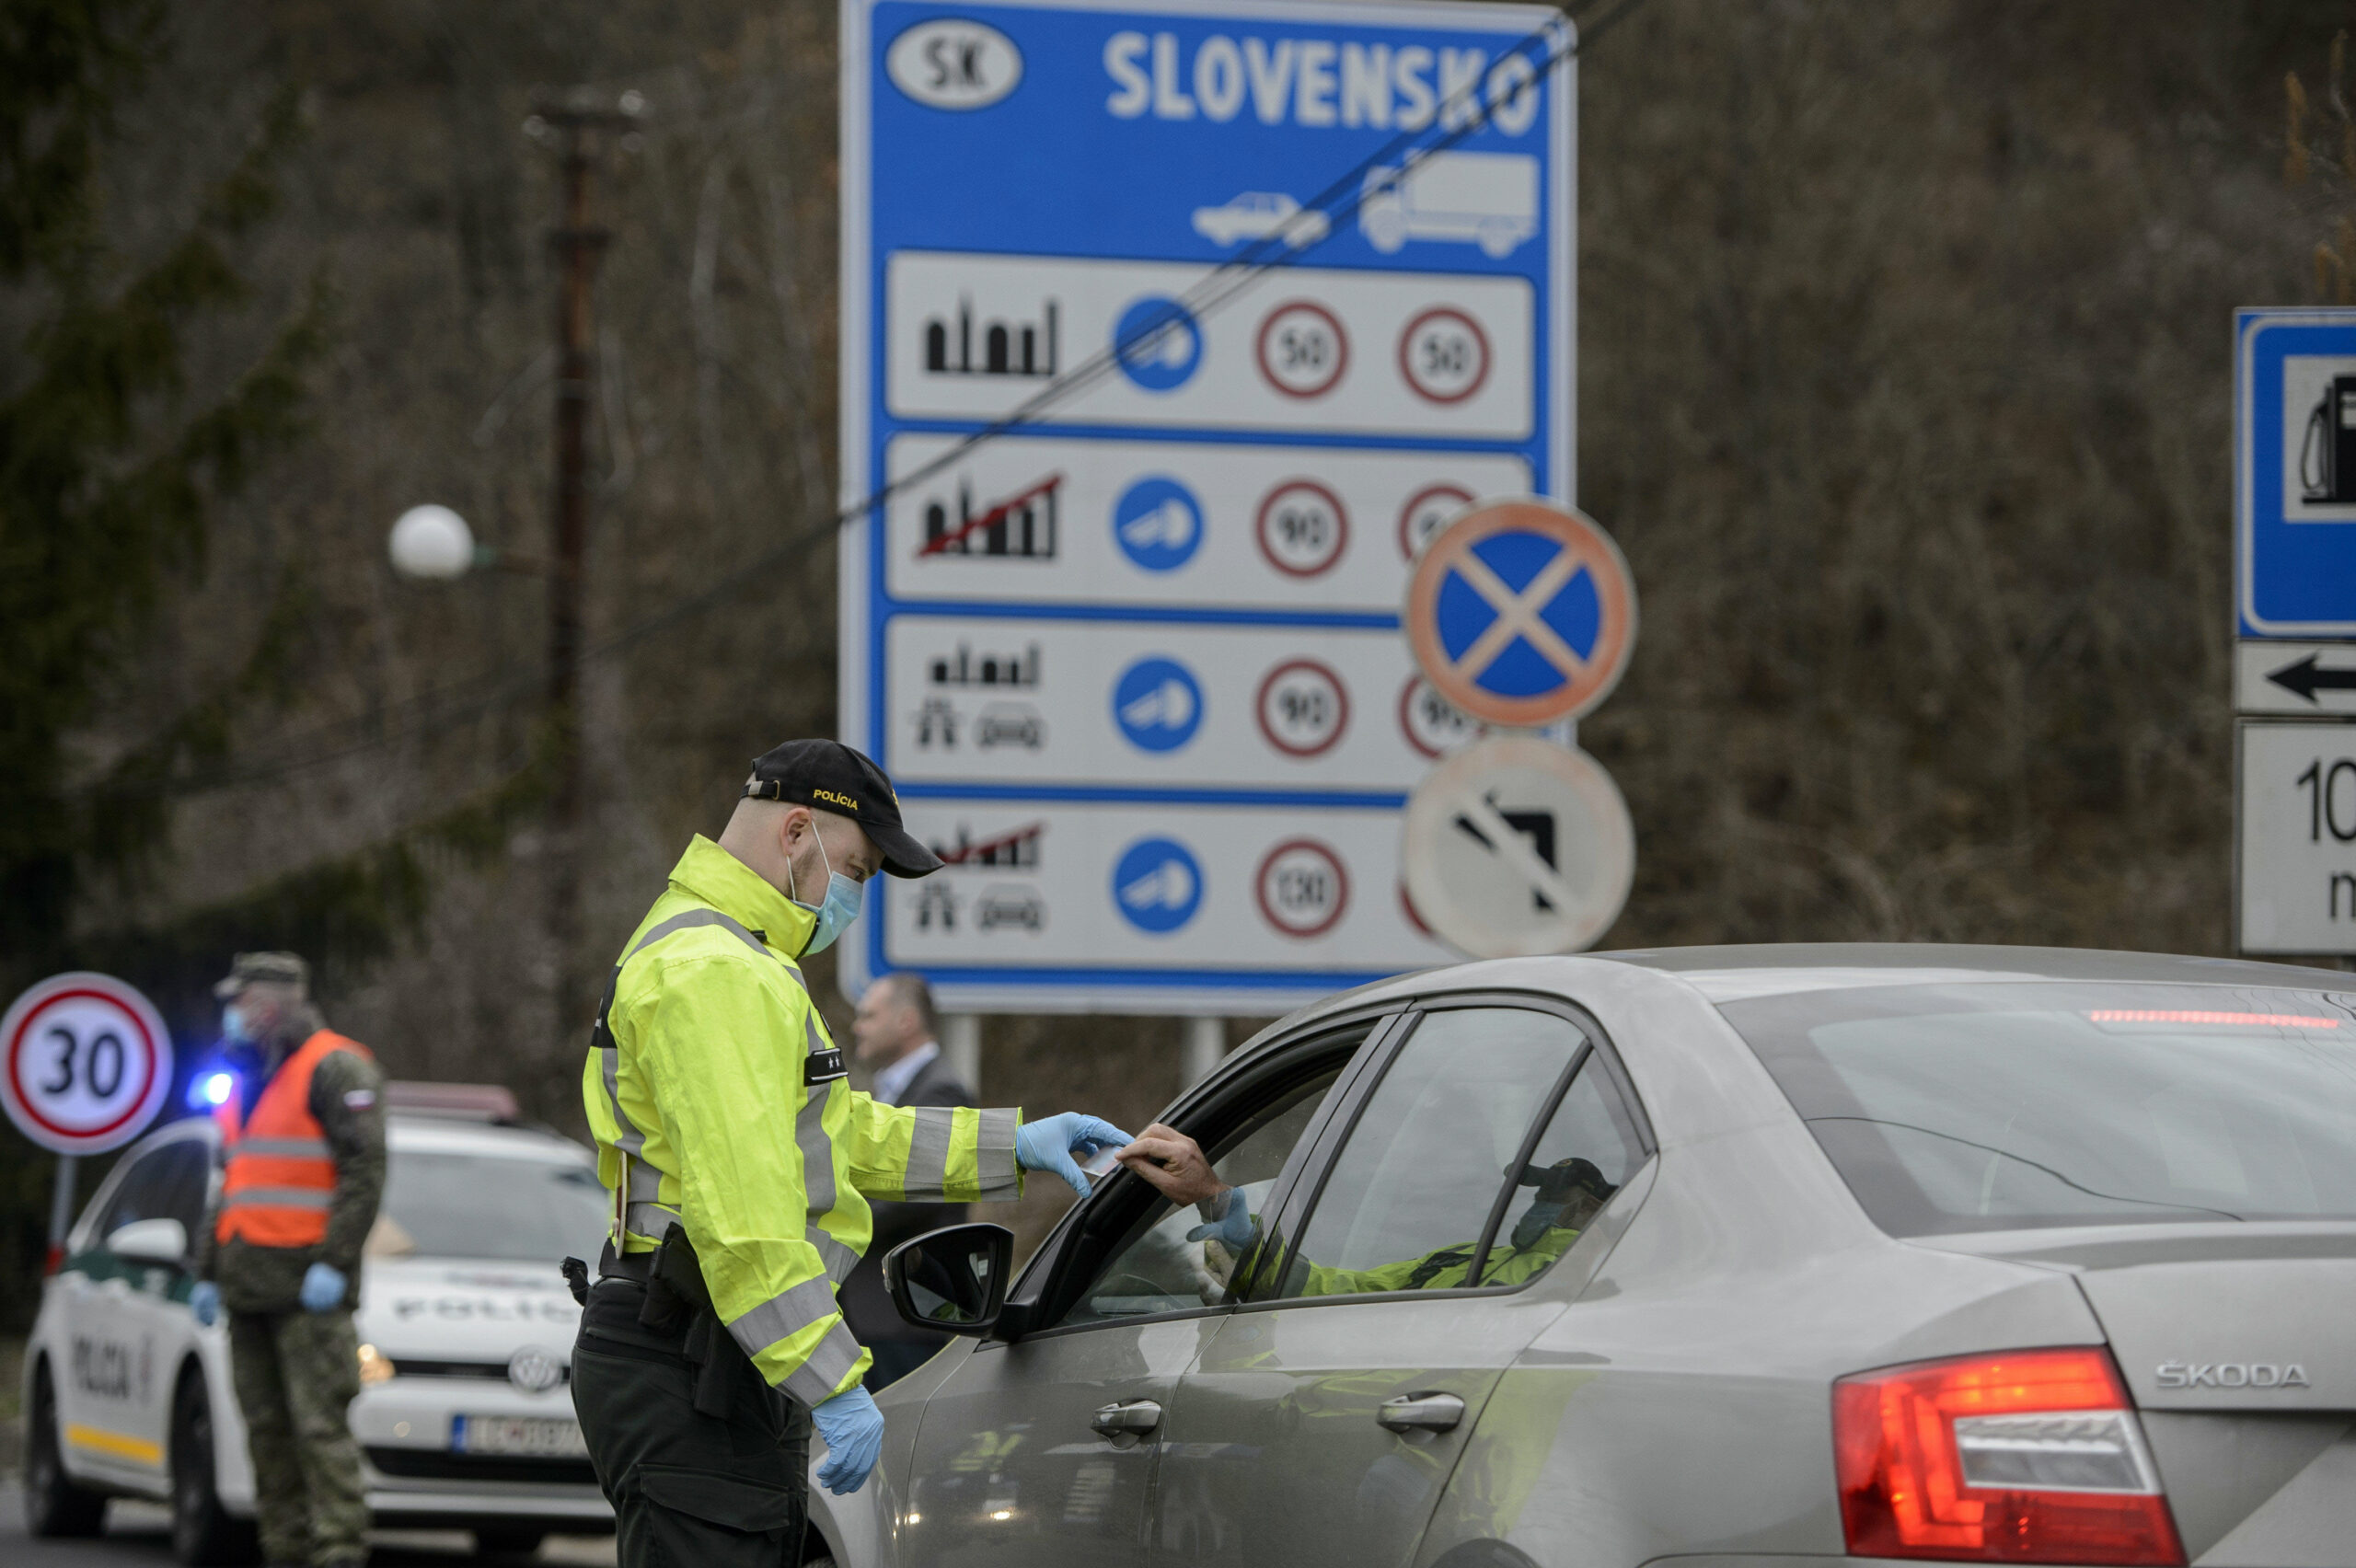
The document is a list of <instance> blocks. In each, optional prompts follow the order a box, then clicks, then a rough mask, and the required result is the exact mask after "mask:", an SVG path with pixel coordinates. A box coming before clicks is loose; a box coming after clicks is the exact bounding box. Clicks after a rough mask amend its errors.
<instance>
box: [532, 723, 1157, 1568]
mask: <svg viewBox="0 0 2356 1568" xmlns="http://www.w3.org/2000/svg"><path fill="white" fill-rule="evenodd" d="M940 866H941V861H940V859H938V858H937V857H936V856H934V855H933V854H932V853H931V852H930V851H929V850H928V849H926V848H925V847H923V846H922V845H920V844H918V842H917V841H916V840H915V839H914V838H912V837H910V836H908V833H907V830H906V829H905V828H904V827H903V826H902V825H901V823H900V808H899V801H898V800H897V798H896V797H895V795H894V794H893V792H892V786H891V782H890V780H889V779H887V778H884V776H883V769H881V768H879V767H876V766H875V764H874V763H872V762H871V761H870V760H868V759H867V758H866V757H865V756H862V755H860V754H859V753H858V752H855V751H853V750H851V749H850V748H849V747H848V746H844V745H840V744H837V743H835V742H832V741H789V742H787V743H786V744H783V745H781V746H779V747H778V748H777V749H775V750H774V751H771V752H768V753H767V754H765V755H762V756H760V757H758V758H756V759H755V761H754V764H753V773H752V777H751V778H749V779H748V780H746V782H745V789H744V795H743V798H742V799H741V800H739V801H738V802H737V804H736V809H735V812H734V813H733V815H732V816H731V818H730V819H729V823H728V826H727V828H726V829H725V831H723V832H722V835H721V836H720V839H719V841H718V842H717V843H715V842H713V841H712V840H710V839H708V838H705V837H702V836H698V837H697V838H696V839H695V841H694V842H693V843H691V844H690V845H689V846H688V847H687V852H686V853H685V854H683V855H682V856H680V858H679V861H678V864H677V865H676V866H675V867H674V868H673V869H672V871H671V879H670V886H669V887H668V889H666V890H665V891H664V894H663V895H662V896H661V897H660V898H658V899H656V900H655V902H654V905H653V908H651V909H650V910H648V911H647V914H646V918H645V919H644V921H642V922H641V924H640V926H639V928H638V930H637V932H636V933H635V934H634V935H632V936H631V938H630V939H629V942H628V943H626V944H625V945H624V947H623V949H622V955H621V958H620V961H619V962H618V963H617V965H616V966H615V970H614V974H613V978H612V979H611V981H610V982H609V983H608V985H607V987H606V998H605V1000H604V1002H603V1003H602V1004H601V1005H600V1007H599V1009H598V1018H597V1023H596V1027H595V1031H594V1032H593V1034H592V1039H591V1048H590V1051H589V1055H588V1060H587V1062H586V1063H585V1064H584V1066H583V1078H582V1092H583V1100H584V1101H585V1104H586V1107H587V1110H588V1114H589V1124H590V1128H591V1130H592V1132H593V1133H594V1134H595V1137H596V1141H597V1166H598V1173H599V1175H600V1176H601V1178H602V1179H603V1180H604V1182H605V1183H606V1187H607V1189H608V1190H609V1191H610V1192H611V1193H612V1194H613V1203H614V1219H613V1227H612V1232H611V1235H610V1236H609V1239H608V1240H607V1242H606V1249H605V1251H604V1254H603V1256H602V1257H601V1258H600V1259H599V1262H598V1274H599V1278H598V1281H597V1284H596V1286H595V1289H594V1290H589V1291H588V1292H587V1293H586V1309H585V1310H584V1311H583V1314H582V1320H581V1330H580V1335H579V1338H578V1340H577V1341H576V1343H575V1344H574V1347H573V1361H572V1394H573V1402H574V1406H575V1408H576V1409H577V1410H578V1411H579V1412H580V1415H581V1425H582V1431H583V1435H584V1436H585V1437H586V1438H587V1441H588V1445H589V1453H590V1458H591V1459H592V1460H593V1461H594V1462H595V1466H596V1470H597V1477H598V1480H599V1482H600V1483H601V1484H602V1485H603V1487H604V1489H605V1492H606V1497H607V1499H608V1500H609V1501H610V1502H611V1503H612V1504H613V1506H614V1514H615V1524H616V1529H617V1532H618V1538H619V1539H618V1551H619V1558H620V1562H621V1563H622V1564H623V1565H624V1568H637V1565H641V1564H653V1563H690V1562H691V1563H696V1564H699V1568H701V1565H712V1568H729V1565H732V1564H736V1563H744V1564H747V1565H749V1564H754V1563H758V1564H761V1565H763V1568H778V1565H779V1564H780V1563H785V1564H791V1563H793V1562H799V1561H800V1560H801V1559H800V1557H799V1555H798V1554H799V1551H800V1540H801V1535H802V1528H803V1519H804V1516H805V1513H806V1506H805V1505H806V1487H807V1481H806V1476H805V1470H806V1466H807V1462H808V1461H807V1447H808V1441H809V1431H810V1425H811V1424H812V1423H813V1422H814V1423H815V1425H816V1428H817V1432H818V1435H819V1436H820V1438H821V1439H822V1440H823V1441H824V1442H825V1444H826V1449H827V1458H826V1463H825V1464H824V1465H823V1466H822V1467H821V1468H820V1469H819V1471H818V1479H819V1481H820V1482H823V1483H825V1484H826V1486H827V1487H828V1489H829V1490H831V1491H834V1492H836V1493H848V1492H852V1491H856V1490H857V1489H858V1488H859V1486H860V1484H861V1483H862V1482H865V1481H866V1479H867V1476H868V1473H869V1472H870V1471H871V1470H872V1469H873V1468H874V1465H875V1460H876V1457H877V1454H878V1453H879V1451H880V1450H881V1448H882V1446H883V1415H882V1413H881V1412H879V1411H878V1410H877V1409H876V1407H875V1401H874V1400H873V1399H872V1398H871V1397H870V1396H869V1395H868V1393H867V1390H866V1389H864V1388H862V1387H861V1386H860V1379H861V1378H862V1377H863V1376H864V1375H865V1373H866V1371H867V1369H868V1366H869V1359H870V1358H869V1356H868V1355H867V1353H866V1352H865V1350H863V1349H862V1348H861V1347H860V1344H859V1342H858V1341H857V1340H856V1339H855V1338H853V1337H852V1334H851V1332H850V1330H849V1327H848V1326H847V1325H846V1324H845V1322H844V1320H843V1316H842V1313H841V1312H840V1310H839V1309H837V1303H836V1299H835V1291H836V1288H837V1286H839V1285H840V1284H841V1283H842V1281H843V1279H844V1278H845V1277H846V1276H847V1275H849V1273H850V1270H851V1268H852V1266H853V1265H854V1264H855V1263H857V1262H858V1261H859V1258H860V1251H861V1249H863V1248H864V1247H865V1246H866V1245H867V1242H868V1239H869V1224H870V1222H869V1211H868V1204H867V1201H868V1199H870V1198H891V1199H897V1200H911V1201H931V1202H936V1203H967V1202H972V1201H975V1200H978V1199H985V1198H1012V1197H1016V1196H1018V1195H1019V1194H1020V1193H1021V1191H1022V1175H1021V1172H1022V1171H1023V1170H1052V1171H1054V1172H1055V1173H1056V1174H1057V1175H1058V1176H1061V1177H1062V1178H1063V1179H1064V1180H1065V1181H1066V1182H1068V1183H1069V1184H1070V1185H1071V1186H1072V1188H1073V1189H1074V1190H1075V1191H1076V1192H1079V1193H1082V1194H1083V1195H1084V1194H1085V1193H1087V1191H1088V1184H1087V1179H1086V1178H1085V1177H1084V1176H1082V1175H1081V1174H1080V1169H1079V1163H1078V1161H1077V1160H1076V1159H1074V1158H1073V1157H1074V1155H1075V1154H1078V1155H1080V1156H1082V1157H1085V1156H1086V1155H1087V1154H1090V1153H1092V1152H1093V1151H1095V1150H1096V1149H1097V1148H1100V1147H1104V1146H1107V1145H1118V1144H1126V1143H1127V1142H1128V1141H1129V1140H1128V1135H1127V1134H1126V1133H1124V1132H1122V1131H1120V1130H1119V1129H1118V1128H1116V1127H1114V1126H1111V1125H1109V1124H1106V1123H1103V1122H1101V1121H1098V1120H1097V1119H1096V1118H1094V1117H1092V1116H1082V1115H1079V1114H1077V1113H1066V1114H1064V1115H1060V1116H1052V1117H1048V1118H1047V1119H1045V1121H1041V1122H1036V1123H1031V1124H1024V1123H1023V1121H1022V1113H1021V1112H1020V1111H1016V1110H974V1109H971V1108H966V1107H948V1106H886V1105H879V1104H877V1103H876V1102H875V1101H874V1100H873V1099H872V1098H871V1097H869V1096H867V1095H865V1094H860V1093H855V1092H853V1091H852V1090H851V1089H850V1087H849V1084H848V1083H847V1082H846V1081H845V1075H844V1067H843V1062H842V1054H841V1053H840V1052H839V1051H837V1050H836V1049H835V1047H834V1044H833V1042H832V1041H831V1040H830V1039H829V1037H828V1036H827V1033H826V1025H825V1024H824V1022H823V1021H822V1020H820V1019H819V1016H818V1011H817V1009H816V1008H815V1006H814V1005H813V1003H812V1001H811V999H810V993H809V990H808V988H807V986H806V984H805V982H804V980H803V974H802V971H801V969H800V968H799V967H798V966H797V963H796V961H797V960H799V959H801V958H803V957H806V956H807V955H809V954H811V953H813V952H816V951H820V950H821V949H824V948H825V947H826V946H828V945H829V944H830V943H832V942H833V941H835V940H836V939H837V938H838V937H840V936H841V935H842V933H843V931H844V929H845V928H848V927H849V925H850V923H851V922H852V920H854V919H855V918H857V917H858V915H859V910H860V901H861V897H862V894H863V891H864V885H865V883H866V882H867V880H868V878H869V877H870V876H872V874H873V873H874V872H876V871H878V870H883V871H888V872H890V873H891V874H893V875H895V876H900V877H920V876H924V875H927V874H929V873H930V872H931V871H934V870H938V869H940ZM576 1288H579V1286H576Z"/></svg>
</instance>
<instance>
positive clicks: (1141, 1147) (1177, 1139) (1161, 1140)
mask: <svg viewBox="0 0 2356 1568" xmlns="http://www.w3.org/2000/svg"><path fill="white" fill-rule="evenodd" d="M1113 1158H1114V1159H1118V1160H1119V1161H1120V1162H1121V1163H1122V1164H1124V1165H1126V1166H1127V1167H1128V1168H1129V1169H1130V1170H1134V1171H1136V1172H1137V1173H1138V1175H1139V1176H1141V1177H1143V1178H1144V1179H1145V1180H1146V1181H1148V1182H1151V1183H1152V1184H1153V1186H1154V1188H1155V1189H1156V1190H1157V1191H1158V1192H1160V1193H1161V1195H1162V1196H1163V1197H1166V1198H1168V1199H1169V1200H1170V1201H1171V1202H1172V1203H1175V1204H1200V1203H1208V1202H1209V1201H1210V1200H1211V1199H1213V1198H1216V1197H1218V1196H1219V1195H1220V1194H1222V1193H1225V1192H1226V1191H1227V1183H1226V1182H1222V1181H1220V1180H1219V1179H1218V1175H1217V1174H1215V1173H1214V1172H1213V1171H1212V1170H1211V1162H1210V1160H1209V1159H1208V1158H1207V1156H1205V1155H1204V1153H1203V1146H1202V1145H1200V1144H1198V1143H1196V1142H1195V1140H1194V1139H1192V1138H1190V1137H1188V1136H1186V1135H1185V1134H1184V1133H1182V1132H1180V1131H1179V1130H1178V1129H1177V1128H1175V1127H1165V1126H1163V1125H1162V1124H1161V1123H1159V1122H1156V1123H1155V1124H1153V1125H1151V1126H1149V1127H1148V1128H1147V1129H1146V1130H1145V1131H1144V1132H1142V1133H1139V1134H1138V1137H1137V1141H1136V1142H1135V1143H1132V1144H1130V1145H1129V1146H1128V1147H1126V1148H1124V1149H1121V1150H1119V1151H1118V1152H1117V1153H1115V1154H1114V1157H1113Z"/></svg>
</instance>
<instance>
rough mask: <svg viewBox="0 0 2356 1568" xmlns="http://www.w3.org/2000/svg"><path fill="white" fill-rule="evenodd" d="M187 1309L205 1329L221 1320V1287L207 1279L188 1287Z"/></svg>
mask: <svg viewBox="0 0 2356 1568" xmlns="http://www.w3.org/2000/svg"><path fill="white" fill-rule="evenodd" d="M188 1309H189V1310H190V1311H191V1312H193V1313H195V1314H196V1320H197V1321H198V1322H200V1323H202V1324H203V1325H204V1326H205V1327H206V1328H208V1329H209V1328H211V1327H212V1326H213V1325H214V1324H215V1323H217V1322H219V1321H220V1320H221V1287H220V1286H217V1285H215V1284H214V1283H213V1282H212V1281H211V1280H209V1279H201V1280H198V1281H197V1282H196V1283H195V1284H194V1285H192V1286H189V1290H188Z"/></svg>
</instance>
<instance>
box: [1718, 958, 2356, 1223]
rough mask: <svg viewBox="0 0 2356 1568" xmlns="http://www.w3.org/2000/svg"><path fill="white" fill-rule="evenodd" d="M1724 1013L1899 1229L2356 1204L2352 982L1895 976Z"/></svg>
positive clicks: (2196, 1216) (2321, 1212)
mask: <svg viewBox="0 0 2356 1568" xmlns="http://www.w3.org/2000/svg"><path fill="white" fill-rule="evenodd" d="M1719 1010H1720V1011H1721V1012H1722V1013H1724V1014H1725V1016H1726V1018H1727V1020H1728V1021H1729V1022H1731V1023H1732V1024H1733V1025H1734V1027H1735V1029H1736V1030H1737V1031H1738V1032H1740V1033H1741V1035H1742V1036H1743V1038H1744V1039H1745V1040H1746V1041H1748V1042H1749V1043H1750V1046H1751V1048H1752V1049H1753V1050H1755V1051H1756V1052H1757V1053H1758V1054H1759V1058H1760V1060H1761V1061H1762V1062H1764V1063H1765V1064H1766V1066H1767V1070H1768V1071H1769V1072H1771V1073H1773V1075H1774V1078H1775V1081H1776V1082H1777V1083H1778V1084H1779V1085H1781V1086H1782V1088H1783V1090H1784V1094H1785V1095H1786V1096H1787V1097H1788V1098H1789V1099H1790V1101H1791V1102H1792V1104H1793V1106H1794V1107H1795V1108H1796V1110H1797V1111H1798V1112H1799V1113H1800V1115H1801V1116H1802V1117H1803V1118H1805V1119H1806V1121H1807V1125H1808V1130H1809V1131H1810V1132H1812V1133H1813V1134H1815V1135H1816V1140H1817V1142H1818V1143H1819V1145H1820V1146H1822V1147H1823V1149H1824V1152H1825V1153H1826V1154H1827V1155H1828V1156H1830V1157H1831V1160H1832V1163H1833V1164H1834V1165H1835V1166H1837V1167H1838V1168H1839V1169H1840V1171H1841V1176H1842V1180H1843V1181H1845V1182H1848V1184H1849V1189H1850V1191H1851V1192H1853V1193H1855V1194H1856V1195H1857V1199H1858V1201H1859V1202H1860V1203H1862V1204H1863V1205H1865V1211H1866V1212H1867V1213H1868V1214H1870V1215H1871V1216H1873V1219H1874V1222H1875V1223H1876V1224H1877V1225H1878V1226H1880V1227H1881V1228H1883V1229H1884V1230H1887V1231H1888V1232H1889V1233H1890V1234H1891V1235H1893V1236H1930V1235H1940V1234H1946V1233H1953V1232H1957V1231H1971V1230H2013V1229H2022V1228H2038V1227H2050V1226H2066V1225H2116V1224H2119V1223H2122V1222H2129V1221H2136V1220H2150V1221H2177V1222H2180V1221H2187V1220H2220V1219H2230V1220H2255V1219H2356V993H2335V992H2321V991H2291V990H2266V989H2257V988H2229V987H2224V986H2123V985H2092V984H2087V985H2081V984H2076V983H2063V982H2054V983H2047V984H1992V985H1932V986H1878V987H1871V988H1864V989H1856V990H1831V991H1810V992H1805V993H1801V994H1797V995H1790V996H1780V997H1764V998H1761V999H1757V1000H1752V1001H1742V1002H1728V1003H1725V1004H1722V1005H1721V1007H1720V1009H1719Z"/></svg>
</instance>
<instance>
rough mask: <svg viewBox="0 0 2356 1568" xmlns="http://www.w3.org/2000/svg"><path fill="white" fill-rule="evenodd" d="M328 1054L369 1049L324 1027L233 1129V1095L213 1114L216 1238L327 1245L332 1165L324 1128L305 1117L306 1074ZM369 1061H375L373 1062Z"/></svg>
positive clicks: (311, 1117)
mask: <svg viewBox="0 0 2356 1568" xmlns="http://www.w3.org/2000/svg"><path fill="white" fill-rule="evenodd" d="M332 1051H352V1052H355V1053H357V1054H358V1055H363V1056H366V1055H368V1047H367V1046H365V1045H363V1044H361V1043H359V1042H358V1041H356V1040H347V1039H345V1038H344V1037H343V1036H342V1035H341V1034H338V1033H336V1032H333V1031H332V1030H326V1029H322V1030H320V1031H319V1032H318V1033H316V1034H314V1035H312V1036H311V1037H310V1038H309V1039H308V1040H306V1041H304V1042H303V1044H302V1046H301V1048H300V1049H299V1050H297V1051H296V1052H295V1054H294V1055H292V1056H289V1057H288V1058H286V1060H285V1062H284V1063H283V1064H282V1065H281V1066H280V1067H279V1069H278V1075H277V1076H276V1077H275V1078H271V1080H270V1082H269V1083H268V1084H267V1085H266V1086H264V1088H263V1090H262V1091H261V1098H260V1099H259V1100H257V1101H254V1113H253V1115H252V1116H251V1117H250V1118H249V1119H248V1121H247V1122H246V1124H245V1125H243V1126H242V1127H241V1126H239V1125H238V1124H237V1104H238V1101H239V1099H240V1097H239V1096H237V1095H235V1094H232V1095H231V1096H230V1097H229V1098H228V1100H227V1101H225V1102H224V1103H222V1104H221V1105H219V1106H217V1107H215V1108H214V1113H213V1119H214V1121H215V1122H217V1123H218V1124H220V1127H221V1141H222V1147H223V1149H224V1151H225V1153H226V1154H227V1156H228V1169H227V1170H226V1172H225V1174H224V1176H223V1177H222V1181H221V1220H220V1224H219V1225H218V1226H217V1227H216V1228H215V1229H214V1237H215V1239H218V1240H222V1241H226V1240H228V1239H230V1238H232V1237H242V1238H244V1239H246V1240H248V1241H249V1242H252V1243H253V1244H254V1245H256V1246H258V1247H316V1246H318V1244H319V1243H320V1242H322V1241H324V1240H326V1239H328V1209H329V1207H330V1206H331V1205H333V1204H334V1202H335V1161H334V1160H333V1159H330V1158H329V1155H328V1137H327V1129H326V1128H324V1127H322V1126H320V1125H319V1120H318V1117H316V1116H314V1115H312V1114H311V1074H312V1072H313V1071H314V1070H315V1069H316V1068H317V1067H318V1065H319V1063H320V1062H321V1061H322V1060H324V1059H325V1058H326V1057H327V1055H328V1054H329V1052H332ZM372 1059H373V1058H372Z"/></svg>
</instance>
